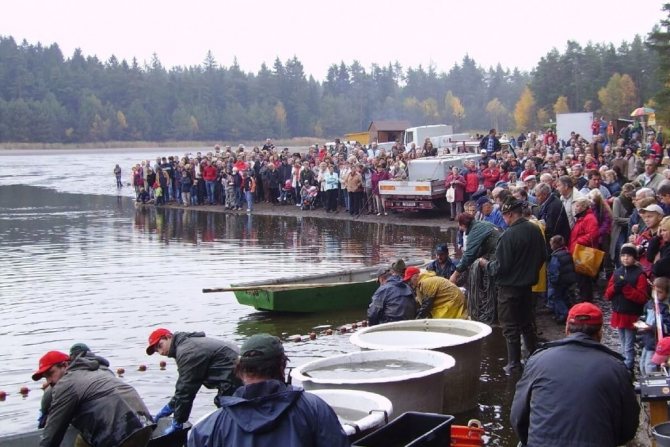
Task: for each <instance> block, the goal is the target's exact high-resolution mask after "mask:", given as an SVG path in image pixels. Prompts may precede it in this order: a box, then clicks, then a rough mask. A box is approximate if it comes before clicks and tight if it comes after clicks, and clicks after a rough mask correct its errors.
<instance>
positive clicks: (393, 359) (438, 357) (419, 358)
mask: <svg viewBox="0 0 670 447" xmlns="http://www.w3.org/2000/svg"><path fill="white" fill-rule="evenodd" d="M403 362H411V363H413V364H415V365H416V364H423V365H425V368H422V369H421V370H415V371H410V372H408V371H405V370H402V368H399V369H398V371H397V372H394V373H393V374H387V375H385V376H384V377H380V376H379V375H378V374H375V373H373V372H369V373H368V372H364V371H366V369H369V368H370V365H372V364H374V365H379V364H382V363H386V364H389V365H392V364H402V363H403ZM454 363H455V362H454V359H453V357H451V356H449V355H447V354H443V353H441V352H436V351H426V350H411V349H404V350H393V351H391V350H388V351H360V352H353V353H349V354H341V355H336V356H332V357H327V358H324V359H319V360H315V361H312V362H309V363H306V364H304V365H302V366H299V367H297V368H296V369H294V370H293V373H292V377H293V378H294V379H296V380H298V381H300V382H301V383H302V386H303V387H304V388H305V389H306V390H308V391H312V390H318V389H329V390H332V389H352V390H359V391H368V392H371V393H377V394H381V395H382V396H385V397H387V398H388V399H389V400H390V401H391V403H392V404H393V412H394V414H396V415H400V414H402V413H404V412H406V411H423V412H429V413H437V412H440V411H441V410H442V406H443V403H442V396H441V393H439V392H433V390H442V389H443V388H444V378H445V375H444V372H445V371H446V370H447V369H449V368H453V366H454ZM338 368H346V369H348V370H351V371H361V372H360V373H359V374H358V375H357V377H356V378H348V377H342V378H337V377H330V378H323V377H311V376H310V372H312V371H315V370H323V369H330V370H337V369H338Z"/></svg>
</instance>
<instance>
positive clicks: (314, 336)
mask: <svg viewBox="0 0 670 447" xmlns="http://www.w3.org/2000/svg"><path fill="white" fill-rule="evenodd" d="M309 339H310V340H316V332H310V333H309Z"/></svg>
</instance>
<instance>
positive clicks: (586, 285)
mask: <svg viewBox="0 0 670 447" xmlns="http://www.w3.org/2000/svg"><path fill="white" fill-rule="evenodd" d="M572 208H573V212H574V215H575V226H574V227H572V232H571V233H570V247H569V248H570V253H573V254H574V252H575V246H576V245H577V244H579V245H583V246H584V247H592V248H598V240H599V233H598V219H596V216H595V214H593V211H591V201H590V200H589V199H588V198H587V197H580V198H578V199H575V200H574V202H572ZM577 285H578V286H579V293H580V295H581V299H582V301H589V302H590V301H593V279H592V278H591V277H590V276H586V275H581V274H579V273H577Z"/></svg>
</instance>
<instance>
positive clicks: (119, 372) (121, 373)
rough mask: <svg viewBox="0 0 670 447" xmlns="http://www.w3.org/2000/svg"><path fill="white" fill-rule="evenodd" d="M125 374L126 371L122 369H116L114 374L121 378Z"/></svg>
mask: <svg viewBox="0 0 670 447" xmlns="http://www.w3.org/2000/svg"><path fill="white" fill-rule="evenodd" d="M125 372H126V370H125V369H123V368H116V373H117V374H118V375H120V376H122V375H123V374H124V373H125Z"/></svg>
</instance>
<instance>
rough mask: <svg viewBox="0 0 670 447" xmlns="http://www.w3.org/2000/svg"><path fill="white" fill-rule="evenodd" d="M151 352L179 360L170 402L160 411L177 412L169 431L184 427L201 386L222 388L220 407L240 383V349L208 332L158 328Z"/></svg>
mask: <svg viewBox="0 0 670 447" xmlns="http://www.w3.org/2000/svg"><path fill="white" fill-rule="evenodd" d="M146 351H147V354H148V355H152V354H153V353H154V352H157V353H159V354H160V355H164V356H167V357H170V358H173V359H175V361H176V362H177V372H178V373H179V378H178V379H177V384H176V385H175V392H174V396H173V397H172V399H170V402H168V403H167V405H165V406H164V407H163V408H162V409H161V410H160V411H159V412H158V413H157V414H156V421H158V419H160V418H162V417H165V416H170V415H171V414H172V413H174V419H173V421H172V425H171V427H169V428H168V430H167V431H166V433H171V432H172V431H176V430H180V429H181V428H182V426H183V424H184V422H186V421H187V420H188V417H189V416H190V414H191V408H192V407H193V400H194V399H195V396H196V394H198V390H200V387H201V386H203V385H204V386H205V388H209V389H216V390H218V394H217V396H216V397H215V398H214V403H215V404H216V405H217V406H219V404H218V398H219V397H220V396H230V395H231V394H233V392H234V391H235V390H236V389H237V387H238V386H239V385H240V382H239V380H238V379H237V378H236V377H235V372H234V367H235V361H236V360H237V357H238V354H239V348H238V347H237V346H236V345H235V344H233V343H229V342H225V341H222V340H215V339H213V338H209V337H205V333H204V332H175V333H174V334H172V332H170V331H169V330H167V329H163V328H159V329H156V330H155V331H153V332H152V333H151V335H149V346H148V347H147V350H146Z"/></svg>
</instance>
